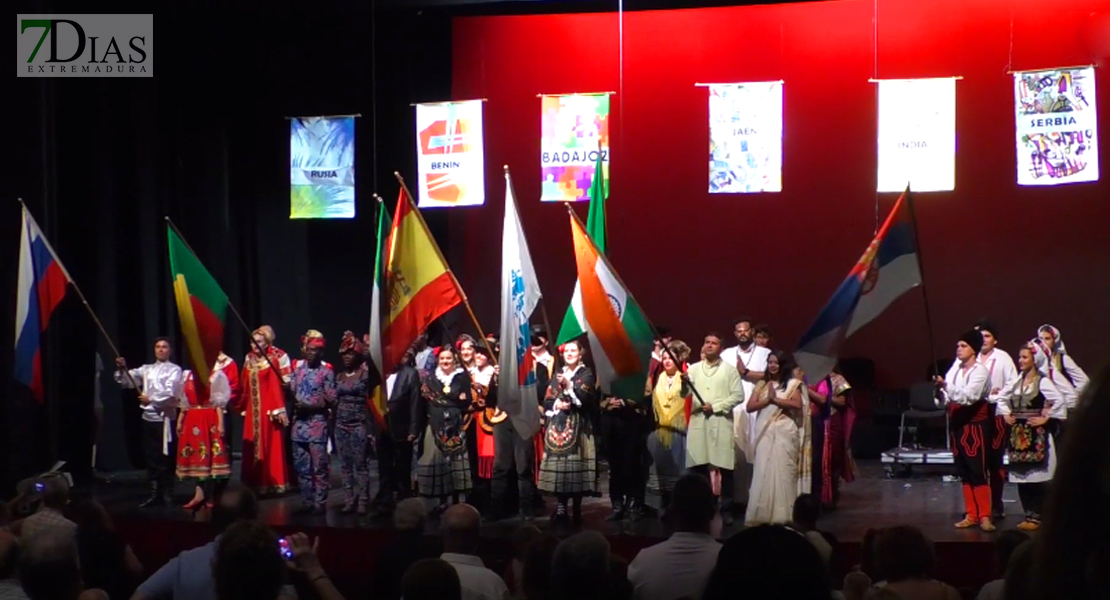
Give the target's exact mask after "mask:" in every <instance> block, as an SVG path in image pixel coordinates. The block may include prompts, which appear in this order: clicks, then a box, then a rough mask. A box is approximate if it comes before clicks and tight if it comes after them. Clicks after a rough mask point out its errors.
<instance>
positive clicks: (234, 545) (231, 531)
mask: <svg viewBox="0 0 1110 600" xmlns="http://www.w3.org/2000/svg"><path fill="white" fill-rule="evenodd" d="M211 570H212V581H213V583H214V584H215V587H216V598H217V600H274V599H275V598H277V597H278V593H279V592H280V591H281V587H282V583H283V582H284V581H285V561H284V560H283V559H282V556H281V551H280V549H279V546H278V539H277V536H275V535H274V533H273V532H272V531H270V529H269V528H268V527H266V526H265V525H263V524H261V523H257V522H254V521H238V522H236V523H234V524H232V525H231V526H230V527H228V528H227V529H226V530H225V531H224V532H223V534H222V535H220V537H219V541H218V542H216V552H215V554H214V555H213V560H212V562H211Z"/></svg>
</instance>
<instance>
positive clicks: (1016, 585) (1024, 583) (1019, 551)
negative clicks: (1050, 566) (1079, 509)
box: [1002, 540, 1097, 600]
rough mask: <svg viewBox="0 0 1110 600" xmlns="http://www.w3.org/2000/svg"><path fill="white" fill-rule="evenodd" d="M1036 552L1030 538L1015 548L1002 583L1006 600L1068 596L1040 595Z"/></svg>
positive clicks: (1048, 598) (1031, 599) (1049, 599)
mask: <svg viewBox="0 0 1110 600" xmlns="http://www.w3.org/2000/svg"><path fill="white" fill-rule="evenodd" d="M1036 552H1037V550H1036V545H1035V544H1034V543H1033V541H1032V540H1030V541H1028V542H1025V543H1023V544H1022V545H1020V546H1018V547H1017V548H1016V549H1015V550H1014V553H1013V554H1011V555H1010V565H1009V566H1008V567H1007V568H1006V577H1005V579H1004V581H1005V583H1003V584H1002V588H1003V590H1004V591H1005V595H1004V596H1003V598H1005V599H1006V600H1033V599H1034V598H1044V599H1045V600H1051V599H1053V598H1067V597H1068V596H1056V595H1049V596H1040V595H1038V593H1039V590H1038V589H1037V586H1036V584H1035V582H1036V580H1035V577H1037V576H1038V570H1037V568H1036V565H1034V564H1033V560H1034V559H1035V557H1036ZM1089 597H1097V596H1089Z"/></svg>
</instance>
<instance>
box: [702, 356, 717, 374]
mask: <svg viewBox="0 0 1110 600" xmlns="http://www.w3.org/2000/svg"><path fill="white" fill-rule="evenodd" d="M707 362H709V361H704V360H703V361H702V363H701V372H702V374H703V375H705V376H706V377H712V376H713V375H715V374H716V373H717V370H718V369H720V368H721V361H717V364H715V365H713V366H712V367H711V368H712V369H713V370H712V371H711V370H709V369H707V368H706V366H705V363H707Z"/></svg>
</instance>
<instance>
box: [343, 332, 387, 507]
mask: <svg viewBox="0 0 1110 600" xmlns="http://www.w3.org/2000/svg"><path fill="white" fill-rule="evenodd" d="M365 349H366V348H365V346H364V345H363V343H362V340H359V339H358V338H356V337H355V335H354V334H353V333H351V332H350V331H344V332H343V339H342V340H340V342H339V357H340V364H341V365H342V367H341V368H340V370H339V372H338V373H336V375H335V397H336V406H335V446H336V450H338V453H339V460H340V464H341V465H342V467H341V470H340V473H341V476H342V481H343V508H342V509H340V511H339V512H342V513H344V514H349V513H351V512H353V511H355V510H356V509H357V510H358V514H360V515H364V514H366V513H367V512H368V511H369V507H370V428H371V427H372V425H373V423H372V421H371V418H370V409H369V407H368V406H367V401H368V398H369V397H370V391H371V390H370V370H369V369H368V368H367V366H366V363H365V362H363V358H362V355H363V353H364V351H365ZM381 435H384V436H388V435H389V432H381Z"/></svg>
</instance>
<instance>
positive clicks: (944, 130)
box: [878, 77, 956, 192]
mask: <svg viewBox="0 0 1110 600" xmlns="http://www.w3.org/2000/svg"><path fill="white" fill-rule="evenodd" d="M878 85H879V174H878V191H880V192H901V191H902V190H904V189H906V184H907V183H909V184H910V187H911V188H913V191H915V192H945V191H951V190H953V189H954V188H955V187H956V79H955V78H953V77H943V78H937V79H884V80H881V81H879V82H878Z"/></svg>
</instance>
